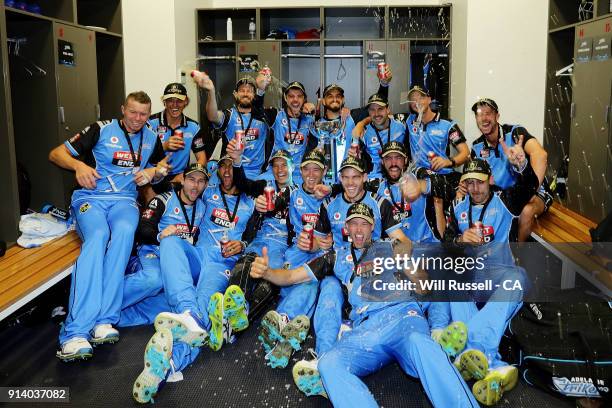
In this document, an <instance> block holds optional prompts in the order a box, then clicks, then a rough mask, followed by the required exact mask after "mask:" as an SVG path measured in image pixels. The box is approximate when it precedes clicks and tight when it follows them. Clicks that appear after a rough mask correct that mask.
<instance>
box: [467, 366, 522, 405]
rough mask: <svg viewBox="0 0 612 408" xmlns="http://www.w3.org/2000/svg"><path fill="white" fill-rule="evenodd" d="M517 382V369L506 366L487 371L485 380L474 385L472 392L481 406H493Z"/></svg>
mask: <svg viewBox="0 0 612 408" xmlns="http://www.w3.org/2000/svg"><path fill="white" fill-rule="evenodd" d="M517 382H518V369H517V368H516V367H514V366H511V365H506V366H502V367H498V368H495V369H491V370H489V372H488V373H487V375H486V376H485V378H483V379H482V380H480V381H476V382H475V383H474V385H473V386H472V392H473V393H474V396H475V397H476V399H477V400H478V402H480V403H481V404H483V405H487V406H488V405H494V404H497V403H498V402H499V400H500V399H501V397H502V396H503V395H504V392H506V391H510V390H511V389H513V388H514V387H515V386H516V383H517Z"/></svg>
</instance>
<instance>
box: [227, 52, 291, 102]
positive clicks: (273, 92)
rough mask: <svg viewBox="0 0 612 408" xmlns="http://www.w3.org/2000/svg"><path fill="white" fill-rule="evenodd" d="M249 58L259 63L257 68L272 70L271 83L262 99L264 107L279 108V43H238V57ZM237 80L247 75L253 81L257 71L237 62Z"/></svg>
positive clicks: (280, 88) (280, 89)
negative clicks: (264, 67) (265, 66)
mask: <svg viewBox="0 0 612 408" xmlns="http://www.w3.org/2000/svg"><path fill="white" fill-rule="evenodd" d="M247 56H250V57H252V58H253V59H256V60H257V61H258V62H259V67H260V68H263V66H264V65H267V66H268V67H270V69H271V70H272V77H273V80H272V83H271V84H270V86H269V87H268V90H267V91H266V96H265V98H264V104H265V106H277V107H280V106H281V94H282V85H281V82H280V42H278V41H248V42H239V43H238V57H239V58H242V59H244V57H247ZM237 65H238V67H237V69H238V76H237V77H238V78H241V77H243V76H244V75H249V76H251V77H253V79H255V77H256V76H257V72H258V71H257V70H256V69H253V70H250V68H248V67H244V66H242V67H241V65H240V60H239V62H238V64H237Z"/></svg>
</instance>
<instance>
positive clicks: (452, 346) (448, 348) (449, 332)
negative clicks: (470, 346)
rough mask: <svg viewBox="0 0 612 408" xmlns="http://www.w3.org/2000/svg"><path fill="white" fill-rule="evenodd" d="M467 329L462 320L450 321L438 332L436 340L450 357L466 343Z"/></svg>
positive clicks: (459, 351)
mask: <svg viewBox="0 0 612 408" xmlns="http://www.w3.org/2000/svg"><path fill="white" fill-rule="evenodd" d="M467 338H468V330H467V326H466V325H465V323H463V322H452V323H451V324H449V325H448V326H446V327H445V328H444V329H443V330H442V332H441V333H440V335H439V337H438V339H436V341H437V342H438V344H440V346H442V349H443V350H444V352H445V353H446V354H447V355H448V356H449V357H451V358H454V357H455V356H456V355H458V354H459V353H461V352H462V351H463V349H465V345H466V344H467Z"/></svg>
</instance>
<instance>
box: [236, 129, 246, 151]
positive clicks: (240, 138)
mask: <svg viewBox="0 0 612 408" xmlns="http://www.w3.org/2000/svg"><path fill="white" fill-rule="evenodd" d="M234 140H235V141H236V149H238V150H242V149H244V130H241V129H238V130H236V131H235V132H234Z"/></svg>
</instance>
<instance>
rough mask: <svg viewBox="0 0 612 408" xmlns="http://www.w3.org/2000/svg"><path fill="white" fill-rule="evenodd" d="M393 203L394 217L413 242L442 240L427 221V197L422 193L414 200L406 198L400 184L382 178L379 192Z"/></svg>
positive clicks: (380, 195)
mask: <svg viewBox="0 0 612 408" xmlns="http://www.w3.org/2000/svg"><path fill="white" fill-rule="evenodd" d="M377 194H378V196H379V197H384V198H386V199H388V200H389V201H390V202H391V204H392V205H393V218H394V219H395V221H397V222H398V223H399V224H401V226H402V231H404V234H405V235H406V236H407V237H408V238H410V240H411V241H413V242H440V240H439V239H437V238H436V237H435V235H434V233H433V231H432V229H431V226H430V225H429V222H428V221H427V215H426V213H425V210H426V207H427V198H426V197H425V196H423V195H420V196H419V198H417V199H416V200H415V201H414V202H412V203H411V202H409V201H406V200H404V198H403V196H402V193H401V192H400V188H399V184H398V183H394V184H390V183H389V182H388V181H387V180H385V179H381V180H380V184H379V187H378V192H377Z"/></svg>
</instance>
